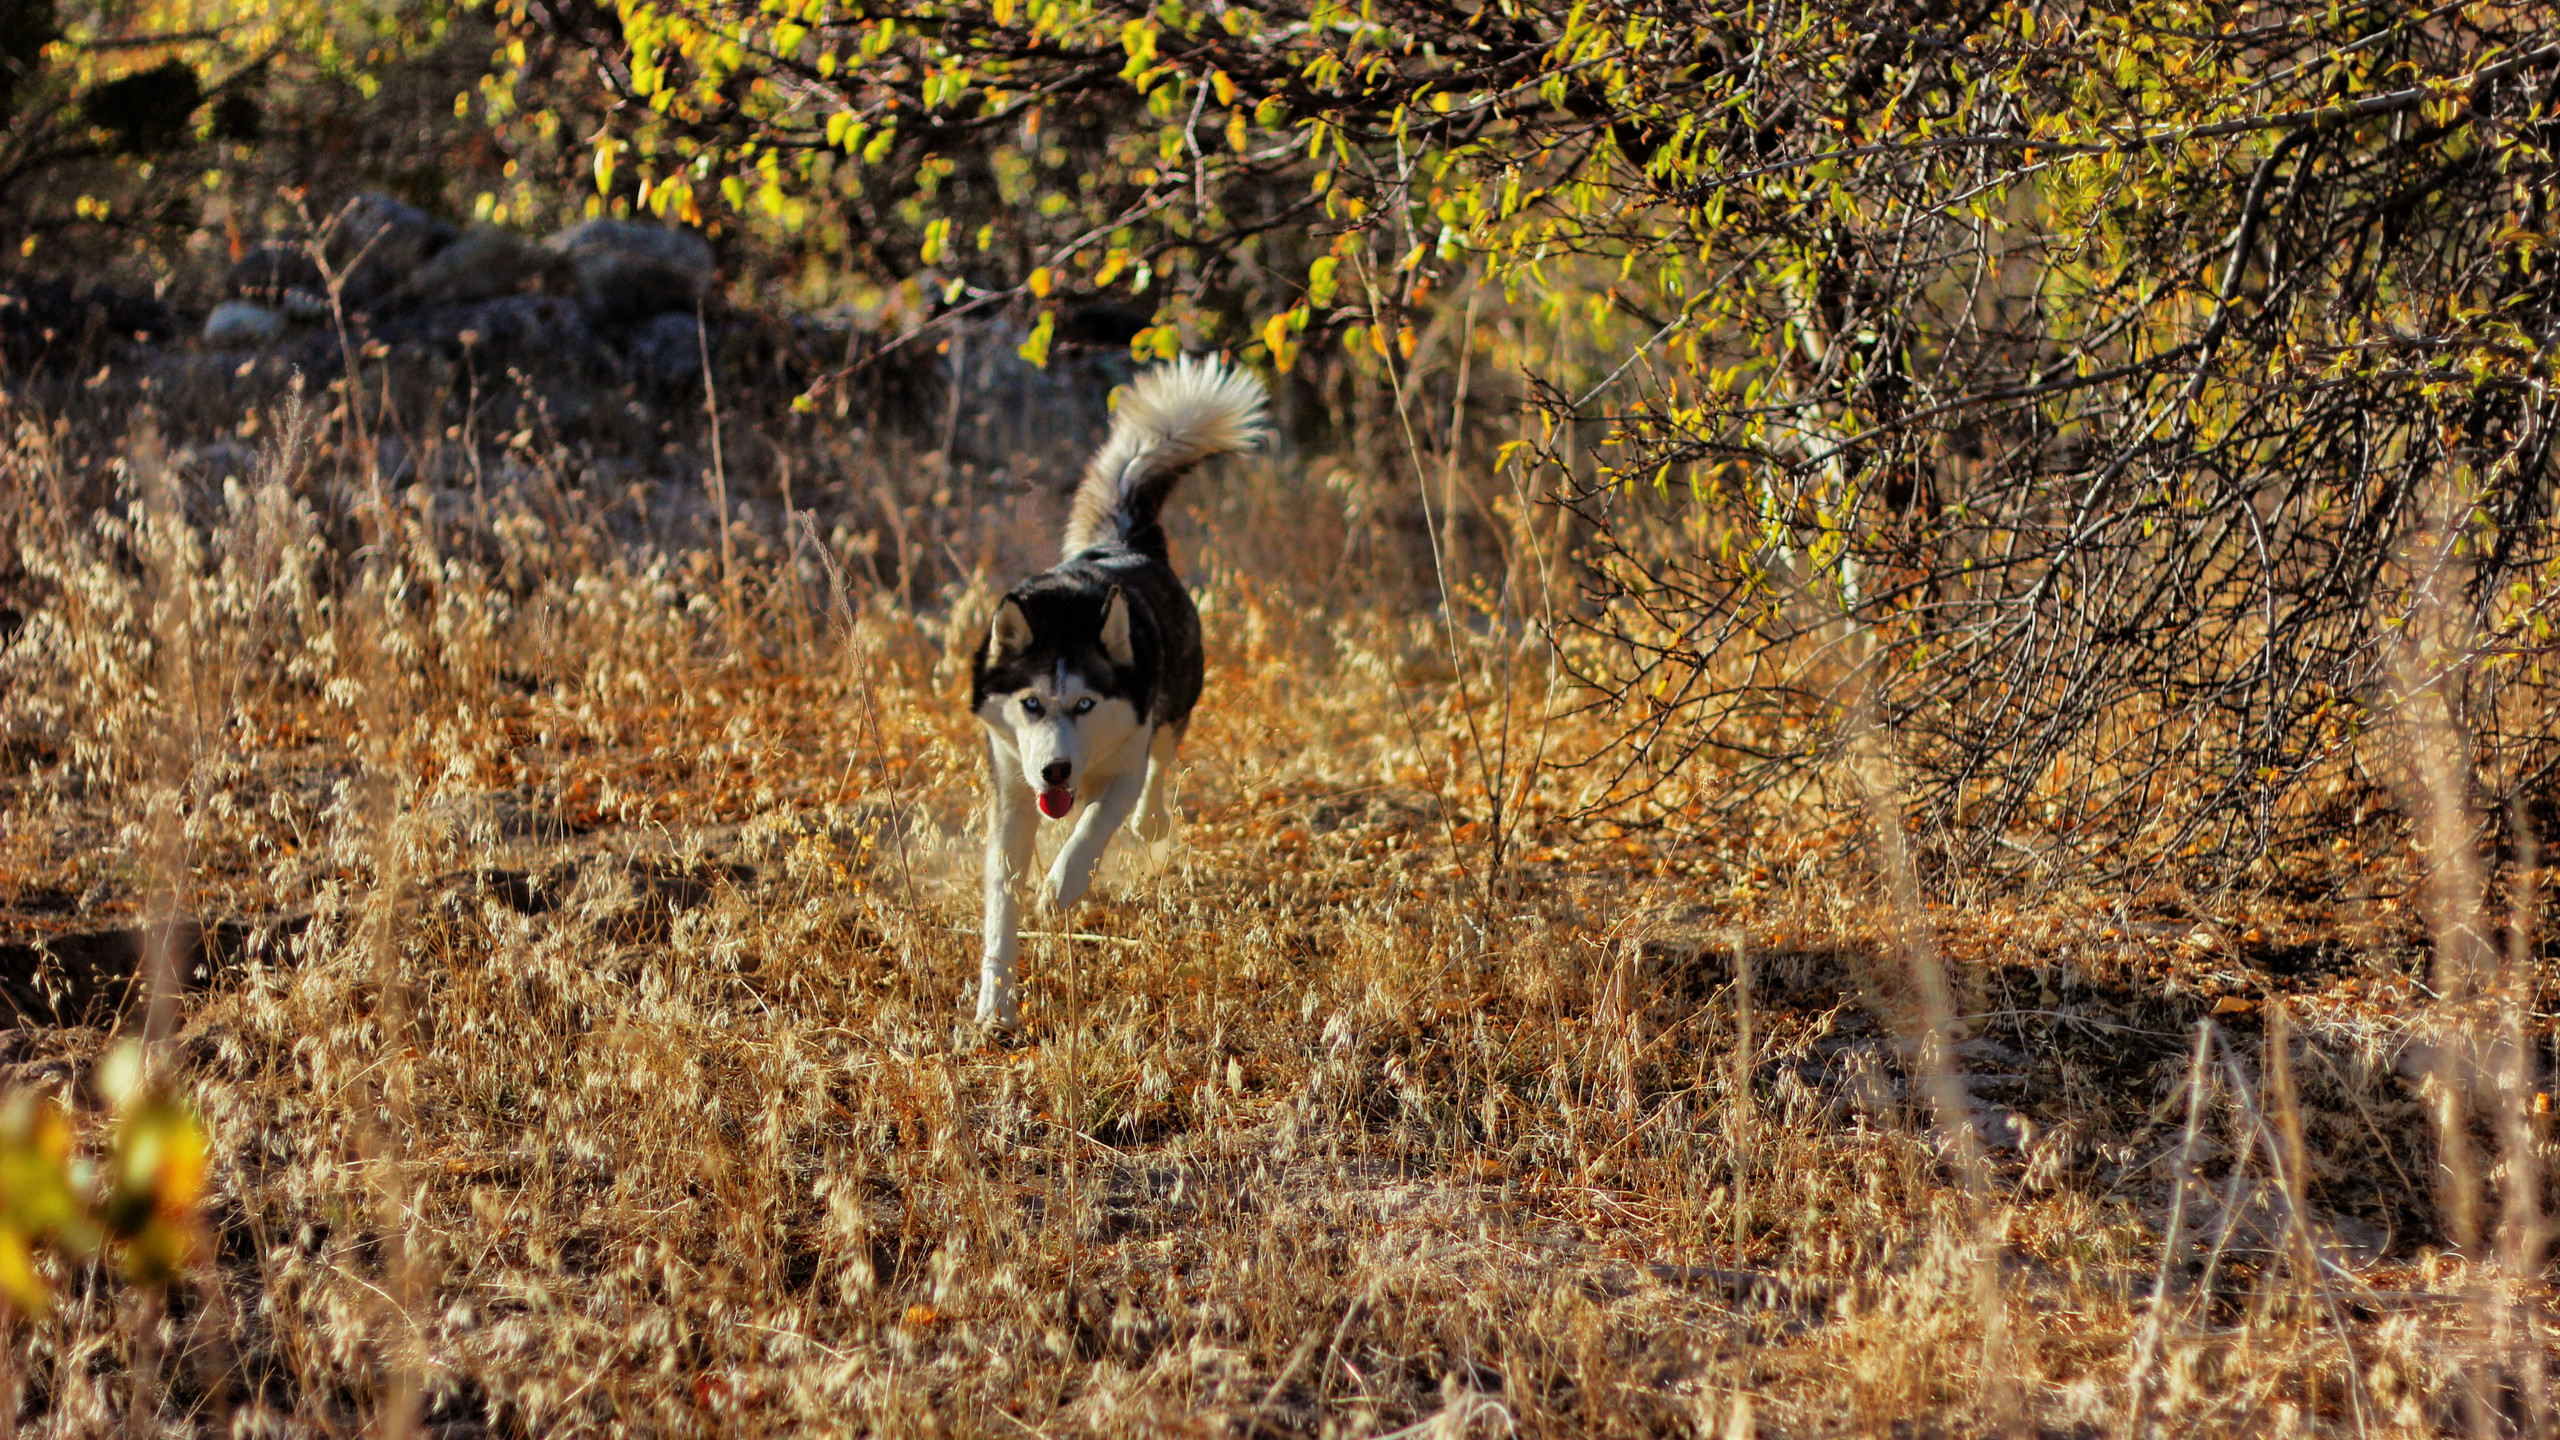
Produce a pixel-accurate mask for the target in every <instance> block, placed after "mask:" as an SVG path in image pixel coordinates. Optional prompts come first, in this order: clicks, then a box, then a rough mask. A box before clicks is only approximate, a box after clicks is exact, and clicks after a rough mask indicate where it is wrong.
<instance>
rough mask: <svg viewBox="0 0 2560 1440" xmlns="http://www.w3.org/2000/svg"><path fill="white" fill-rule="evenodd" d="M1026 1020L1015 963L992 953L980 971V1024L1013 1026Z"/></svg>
mask: <svg viewBox="0 0 2560 1440" xmlns="http://www.w3.org/2000/svg"><path fill="white" fill-rule="evenodd" d="M1021 1020H1022V997H1021V994H1020V993H1019V991H1017V990H1016V988H1015V986H1014V983H1013V966H1012V965H1011V964H1009V963H1007V962H1005V961H1004V960H1002V959H1000V958H998V957H995V956H989V957H988V958H987V959H986V961H985V962H984V963H983V964H982V965H981V967H980V969H979V971H978V1023H979V1024H981V1025H987V1026H994V1027H998V1028H1002V1029H1011V1028H1012V1027H1013V1026H1015V1025H1017V1024H1019V1023H1020V1022H1021Z"/></svg>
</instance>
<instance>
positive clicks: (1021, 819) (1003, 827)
mask: <svg viewBox="0 0 2560 1440" xmlns="http://www.w3.org/2000/svg"><path fill="white" fill-rule="evenodd" d="M1004 768H1005V767H1004V765H1003V764H1002V763H1001V762H1000V761H999V762H998V763H997V764H995V765H993V766H991V767H990V769H989V772H988V776H987V787H988V789H989V790H990V791H991V792H993V793H992V794H991V795H990V796H989V798H988V801H987V809H988V813H987V873H986V902H987V912H986V937H985V939H986V948H985V951H984V957H985V958H983V959H982V960H981V961H980V962H979V965H978V1023H979V1024H981V1025H1011V1024H1013V1023H1014V1022H1015V1021H1016V1020H1018V1019H1020V1018H1021V1015H1022V1005H1021V998H1020V996H1019V995H1018V994H1017V993H1016V992H1015V988H1014V966H1015V962H1016V961H1017V960H1018V959H1019V957H1020V956H1021V953H1022V933H1021V930H1022V880H1023V877H1024V876H1025V875H1027V874H1028V873H1030V870H1031V855H1032V842H1033V840H1034V839H1035V838H1036V836H1037V834H1038V831H1039V828H1040V814H1039V812H1038V811H1036V810H1034V809H1032V808H1031V791H1030V787H1029V786H1026V785H1024V784H1023V783H1022V781H1021V780H1020V779H1019V778H1018V777H1015V776H1011V775H1007V774H1005V773H1004Z"/></svg>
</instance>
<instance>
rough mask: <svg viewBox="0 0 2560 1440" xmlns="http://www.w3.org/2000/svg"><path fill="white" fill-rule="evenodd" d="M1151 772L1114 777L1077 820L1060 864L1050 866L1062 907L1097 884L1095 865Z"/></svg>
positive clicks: (1054, 893) (1051, 889)
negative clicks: (1094, 875)
mask: <svg viewBox="0 0 2560 1440" xmlns="http://www.w3.org/2000/svg"><path fill="white" fill-rule="evenodd" d="M1146 783H1147V772H1146V771H1145V770H1144V769H1138V770H1132V771H1130V772H1129V773H1127V774H1125V775H1118V776H1114V777H1113V778H1112V781H1111V783H1110V784H1108V785H1105V786H1104V787H1102V793H1101V794H1099V795H1096V796H1095V797H1093V804H1092V805H1090V806H1088V807H1087V808H1086V810H1085V812H1084V818H1082V819H1080V820H1078V821H1077V822H1076V833H1075V834H1073V835H1070V836H1068V837H1067V848H1066V849H1064V850H1061V851H1059V852H1058V860H1057V863H1056V864H1054V865H1052V866H1050V867H1049V894H1050V897H1051V898H1052V899H1053V900H1054V901H1055V902H1056V904H1057V906H1058V908H1059V909H1061V910H1064V909H1066V908H1067V907H1068V906H1070V905H1073V904H1074V903H1076V902H1077V901H1078V900H1081V899H1083V898H1084V892H1085V887H1086V886H1088V885H1091V884H1092V883H1093V867H1094V866H1096V865H1099V864H1101V863H1102V852H1103V850H1104V849H1105V848H1106V847H1108V846H1109V845H1110V844H1111V836H1112V834H1113V833H1114V832H1116V831H1117V830H1119V828H1120V827H1121V825H1122V824H1124V823H1125V822H1127V820H1128V818H1129V812H1130V811H1132V810H1135V809H1136V808H1138V795H1139V792H1140V791H1142V790H1144V789H1145V788H1146Z"/></svg>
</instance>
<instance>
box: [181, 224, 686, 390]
mask: <svg viewBox="0 0 2560 1440" xmlns="http://www.w3.org/2000/svg"><path fill="white" fill-rule="evenodd" d="M716 273H717V272H716V268H715V265H714V262H713V257H712V253H711V246H710V245H709V244H708V243H707V242H705V241H704V240H703V238H702V237H701V236H699V235H695V234H693V233H691V232H690V231H685V230H678V229H676V228H674V227H672V226H667V225H656V224H647V223H643V222H639V221H632V220H589V221H586V222H584V223H581V224H578V225H573V226H571V227H569V228H568V229H566V230H563V231H561V232H560V233H559V234H556V235H553V236H551V237H550V238H549V239H547V240H542V241H536V240H534V239H531V238H530V237H527V236H524V235H521V234H518V233H517V232H515V231H512V230H508V229H505V228H504V227H501V226H496V225H473V226H471V227H469V228H468V229H464V230H460V231H457V230H455V229H454V227H453V226H451V225H448V224H446V223H445V222H443V221H441V220H438V219H436V218H435V217H433V216H431V215H428V214H427V213H426V212H424V211H422V210H419V209H417V208H416V207H415V206H412V205H408V204H405V203H403V202H401V201H399V200H395V199H393V198H391V197H390V196H388V195H358V196H356V197H355V198H354V199H352V200H349V201H348V202H347V203H346V204H345V205H343V206H341V207H340V208H339V209H338V211H337V213H336V214H335V215H333V216H331V217H330V220H329V223H328V224H327V225H325V226H323V227H321V230H320V233H319V234H318V235H317V236H315V237H314V238H313V239H312V240H310V241H307V242H293V241H286V240H269V241H266V242H263V243H261V244H258V245H256V246H253V247H252V248H251V249H250V250H249V251H248V252H247V253H245V254H244V255H242V256H241V258H240V259H239V261H238V262H236V263H235V264H233V265H232V267H231V269H230V271H229V272H228V273H227V274H226V275H225V276H224V279H223V286H222V289H223V295H222V302H221V303H220V304H219V305H217V306H216V307H215V309H214V311H213V313H212V314H211V315H210V316H208V317H207V319H206V321H205V327H204V331H203V335H204V343H205V344H206V345H207V346H208V347H210V348H213V349H218V350H243V349H257V348H280V349H282V350H285V351H289V352H307V354H306V353H297V354H296V355H295V357H294V363H295V364H296V365H297V366H303V365H304V364H305V362H306V361H307V362H308V366H309V367H310V368H316V369H318V370H321V371H327V370H330V369H334V368H335V366H336V365H337V364H338V363H340V361H339V356H340V354H341V353H342V347H340V346H339V344H338V342H337V340H336V337H335V336H334V335H326V336H324V335H319V334H313V333H311V332H308V331H304V332H301V334H302V335H304V336H306V337H307V338H305V339H297V332H296V329H295V327H296V326H297V325H311V324H315V323H317V322H321V321H325V320H327V319H328V318H329V317H330V315H331V314H332V308H331V305H330V302H329V296H328V285H327V280H328V278H335V279H336V280H337V282H338V293H337V299H338V305H337V308H336V313H338V314H341V315H343V316H345V318H346V320H347V322H348V324H349V327H350V328H351V329H353V330H355V331H358V332H360V333H361V334H363V335H364V336H366V337H367V338H370V339H372V340H376V341H380V342H381V343H383V344H385V345H389V346H393V347H410V348H413V349H417V350H425V351H434V352H439V353H441V354H443V355H444V356H445V357H446V358H448V359H451V360H453V361H455V362H456V363H458V364H465V365H468V366H470V367H472V368H474V369H476V370H477V371H479V372H480V373H482V374H484V375H491V376H495V375H499V374H503V373H504V372H505V371H507V370H508V369H510V368H521V369H524V370H526V371H528V372H532V371H535V370H539V371H542V372H544V373H546V374H549V375H553V376H560V377H566V376H570V375H574V376H577V377H579V378H582V379H609V380H615V381H623V380H638V381H640V382H641V383H643V384H644V385H649V386H653V387H659V388H664V387H668V386H672V385H677V384H681V383H684V382H686V381H688V380H693V381H696V382H697V383H698V377H699V376H700V374H701V369H702V326H701V322H700V320H699V319H698V315H699V311H700V307H701V305H702V304H703V302H704V301H705V300H706V299H707V298H709V296H710V294H711V287H712V281H713V279H714V278H715V276H716Z"/></svg>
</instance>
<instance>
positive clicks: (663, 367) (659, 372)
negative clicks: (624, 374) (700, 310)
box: [626, 310, 702, 390]
mask: <svg viewBox="0 0 2560 1440" xmlns="http://www.w3.org/2000/svg"><path fill="white" fill-rule="evenodd" d="M626 351H627V353H628V354H629V355H630V357H631V374H632V377H633V378H634V379H637V380H643V381H647V382H650V383H652V384H656V385H661V386H668V387H673V386H677V385H683V384H686V383H688V382H690V383H691V384H692V385H693V386H694V388H695V389H696V390H699V389H700V388H701V386H702V331H701V328H700V327H699V325H698V324H697V323H696V321H695V317H694V314H693V312H692V311H690V310H670V311H668V312H666V313H664V314H661V315H653V316H651V317H649V318H648V319H646V320H643V321H641V322H640V323H639V324H638V325H635V326H633V327H632V330H631V339H630V341H629V344H628V345H627V347H626Z"/></svg>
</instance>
